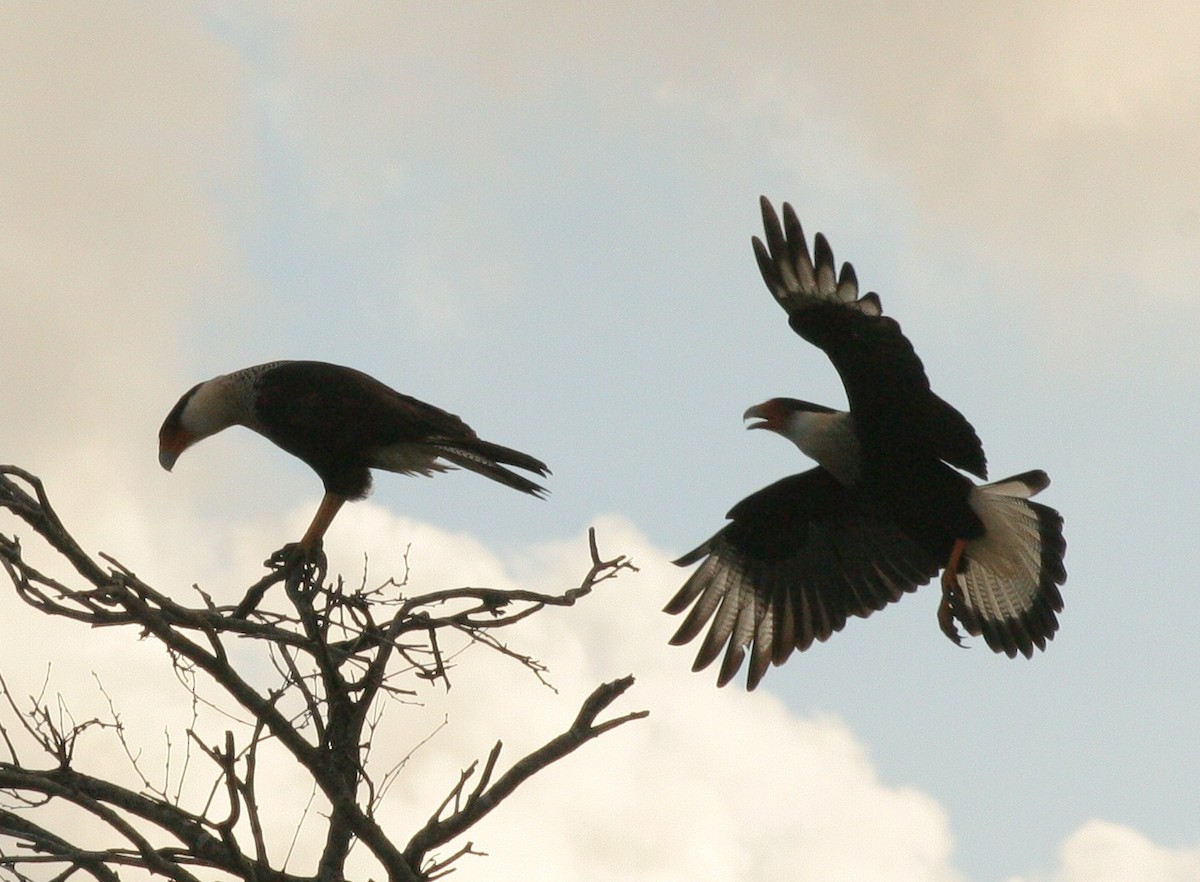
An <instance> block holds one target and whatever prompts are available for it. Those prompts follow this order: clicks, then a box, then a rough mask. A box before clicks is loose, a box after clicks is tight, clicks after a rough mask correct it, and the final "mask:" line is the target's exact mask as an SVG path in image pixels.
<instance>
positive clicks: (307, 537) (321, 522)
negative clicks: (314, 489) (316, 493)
mask: <svg viewBox="0 0 1200 882" xmlns="http://www.w3.org/2000/svg"><path fill="white" fill-rule="evenodd" d="M345 501H346V498H345V497H344V496H338V495H337V494H336V493H326V494H325V497H324V498H323V499H322V500H321V504H320V506H318V507H317V513H316V514H315V515H313V519H312V523H311V524H309V525H308V530H307V531H306V532H305V534H304V536H303V538H301V540H300V547H301V548H303V549H304V550H305V551H312V550H313V549H315V548H318V547H320V545H321V539H322V538H323V537H324V536H325V531H326V530H328V529H329V525H330V524H332V523H333V518H334V516H335V515H336V514H337V513H338V509H340V508H341V507H342V504H343V503H344V502H345Z"/></svg>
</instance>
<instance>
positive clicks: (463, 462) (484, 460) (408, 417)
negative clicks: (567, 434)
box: [158, 361, 550, 553]
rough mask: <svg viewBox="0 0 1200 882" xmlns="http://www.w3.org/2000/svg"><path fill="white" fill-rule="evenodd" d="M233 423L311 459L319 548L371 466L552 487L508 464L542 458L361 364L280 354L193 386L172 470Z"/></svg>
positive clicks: (175, 438)
mask: <svg viewBox="0 0 1200 882" xmlns="http://www.w3.org/2000/svg"><path fill="white" fill-rule="evenodd" d="M230 426H245V427H246V428H248V429H253V430H254V431H255V432H258V433H259V434H260V435H263V436H264V437H266V438H267V439H269V440H270V441H273V442H274V443H275V444H276V445H278V446H279V447H282V448H283V449H284V450H286V451H287V452H288V453H290V454H292V455H293V456H297V457H299V458H300V459H302V460H304V462H306V463H308V464H309V465H310V466H311V467H312V469H313V471H315V472H316V473H317V475H319V476H320V478H321V480H322V481H323V482H324V484H325V497H324V498H323V499H322V500H321V504H320V506H319V507H318V508H317V514H316V516H315V517H314V518H313V521H312V525H311V526H309V528H308V530H307V532H305V534H304V537H303V538H302V539H301V540H300V542H299V543H298V544H299V546H300V549H301V550H302V551H304V552H306V553H307V552H311V551H313V550H314V549H315V548H318V547H319V545H320V542H321V538H322V537H323V536H324V535H325V531H326V530H327V529H328V528H329V525H330V523H332V521H333V518H334V516H335V515H336V514H337V512H338V509H340V508H341V507H342V504H343V503H345V502H347V501H349V500H353V499H361V498H363V497H364V496H366V495H367V492H368V491H369V490H370V489H371V471H370V470H371V469H383V470H385V471H389V472H399V473H401V474H406V475H432V474H433V473H434V472H444V471H447V470H448V469H449V468H452V467H453V466H455V465H457V466H461V467H462V468H465V469H470V470H471V471H473V472H478V473H479V474H481V475H484V476H486V477H488V478H491V479H492V480H493V481H499V482H500V483H501V484H506V485H507V486H509V487H513V488H515V489H517V490H520V491H521V492H523V493H531V494H534V495H535V496H541V495H543V494H544V493H545V492H546V491H545V489H544V488H543V487H541V486H539V485H538V484H535V483H534V482H533V481H531V480H529V479H528V478H526V477H524V476H522V475H519V474H517V473H516V472H513V471H510V470H509V469H507V468H505V466H516V467H517V468H520V469H524V470H526V471H529V472H533V473H534V474H537V475H548V474H549V473H550V472H549V469H547V468H546V465H545V463H543V462H542V461H541V460H538V459H534V458H533V457H532V456H529V455H528V454H525V453H521V452H520V451H517V450H512V449H510V448H508V447H501V446H500V445H499V444H493V443H491V442H490V441H484V440H482V439H481V438H479V436H478V435H476V434H475V432H474V430H472V429H471V427H470V426H468V425H467V424H466V423H464V422H463V421H462V420H461V419H459V418H458V417H456V416H455V415H454V414H452V413H447V412H446V411H444V410H442V409H440V408H437V407H434V406H433V405H431V404H425V403H424V402H422V401H418V400H417V399H415V398H411V397H409V396H407V395H401V394H400V393H399V392H396V391H395V390H394V389H391V388H389V387H388V386H385V385H384V384H383V383H381V382H379V381H378V380H376V379H375V378H374V377H371V376H368V375H367V374H364V373H363V372H362V371H356V370H354V369H353V368H348V367H340V366H339V365H334V364H325V363H324V362H319V361H273V362H271V363H269V364H260V365H257V366H256V367H249V368H245V369H243V370H240V371H234V372H233V373H231V374H222V375H221V376H219V377H214V378H213V379H211V380H208V381H207V382H204V383H200V384H198V385H196V386H193V387H192V388H191V389H189V390H188V391H187V392H185V393H184V395H183V397H182V398H180V399H179V402H178V403H177V404H176V405H175V406H174V407H173V408H172V409H171V412H170V413H169V414H167V419H166V421H165V422H164V423H163V425H162V429H160V430H159V433H158V461H159V463H161V464H162V467H163V468H164V469H166V470H167V471H170V470H171V467H172V466H174V465H175V460H176V459H178V458H179V455H180V454H181V453H183V451H185V450H186V449H187V448H188V447H190V446H191V445H193V444H195V443H196V442H197V441H200V440H201V439H203V438H207V437H208V436H209V435H214V434H216V433H217V432H220V431H221V430H222V429H227V428H229V427H230Z"/></svg>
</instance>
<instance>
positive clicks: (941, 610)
mask: <svg viewBox="0 0 1200 882" xmlns="http://www.w3.org/2000/svg"><path fill="white" fill-rule="evenodd" d="M962 604H964V598H962V589H961V588H960V587H959V580H958V575H956V572H954V571H952V570H949V569H947V570H946V571H944V572H942V602H941V604H938V605H937V624H938V626H941V629H942V634H944V635H946V636H947V637H949V638H950V640H953V641H954V643H955V646H960V647H962V648H966V643H964V642H962V635H961V634H959V629H958V625H955V624H954V611H955V610H961V608H962Z"/></svg>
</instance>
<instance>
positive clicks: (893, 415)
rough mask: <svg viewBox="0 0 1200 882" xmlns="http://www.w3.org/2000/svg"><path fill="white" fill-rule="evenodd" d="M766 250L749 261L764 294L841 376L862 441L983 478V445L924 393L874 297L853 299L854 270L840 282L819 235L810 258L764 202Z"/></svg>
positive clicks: (797, 235) (791, 217) (912, 361)
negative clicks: (931, 455) (925, 452)
mask: <svg viewBox="0 0 1200 882" xmlns="http://www.w3.org/2000/svg"><path fill="white" fill-rule="evenodd" d="M761 206H762V216H763V230H764V234H765V236H766V243H765V244H764V243H763V241H762V240H760V239H759V238H758V237H757V236H756V237H754V240H753V242H754V254H755V257H756V258H757V259H758V266H759V270H760V271H761V272H762V277H763V281H765V282H766V284H767V288H768V289H769V290H770V291H771V294H772V295H773V296H774V297H775V299H776V301H778V302H779V304H780V306H782V307H783V308H784V310H785V311H786V312H787V314H788V324H790V325H791V327H792V329H793V330H794V331H795V332H796V333H797V334H799V335H800V336H801V337H803V338H804V339H805V340H808V341H809V342H810V343H812V344H813V345H814V346H817V347H819V348H821V349H822V350H824V352H825V354H826V355H828V356H829V360H830V361H831V362H833V366H834V367H835V368H836V369H837V372H838V373H839V374H840V375H841V378H842V384H843V385H844V386H845V388H846V398H847V400H848V401H849V403H850V411H851V412H852V413H853V414H854V419H855V421H856V423H857V424H858V426H859V427H860V429H861V430H862V435H863V437H864V439H865V440H867V441H869V440H870V439H872V438H880V439H883V438H886V439H888V442H889V443H890V444H901V445H902V444H906V443H912V444H917V445H922V446H925V445H928V446H930V447H932V449H933V450H934V451H935V453H936V454H937V455H938V457H939V458H941V459H943V460H945V461H946V462H948V463H950V464H951V465H954V466H958V467H959V468H961V469H965V470H966V471H968V472H970V473H972V474H974V475H977V476H979V477H980V478H985V477H987V460H986V458H985V457H984V454H983V445H982V444H981V443H980V441H979V436H978V435H976V434H975V430H974V429H973V428H972V427H971V424H970V423H968V422H967V420H966V418H965V417H963V415H962V414H961V413H959V412H958V411H957V410H955V409H954V408H953V407H951V406H950V405H949V404H947V403H946V402H945V401H943V400H942V399H941V398H939V397H938V396H937V395H935V394H934V393H933V391H932V390H931V389H930V388H929V378H928V377H926V375H925V368H924V366H923V365H922V364H921V359H920V358H918V357H917V354H916V352H915V351H913V347H912V344H911V343H910V342H909V341H908V338H906V337H905V336H904V334H903V332H902V331H901V330H900V325H899V323H898V322H896V321H895V320H894V319H892V318H890V317H888V316H885V315H883V307H882V304H881V303H880V300H879V295H877V294H875V293H874V292H871V293H868V294H865V295H863V296H862V297H859V296H858V279H857V277H856V276H855V273H854V267H852V266H851V265H850V264H849V263H845V264H843V265H842V271H841V274H840V275H839V274H838V273H837V271H836V264H835V263H834V259H833V250H832V249H831V248H830V247H829V242H828V241H826V239H825V237H824V236H823V235H822V234H820V233H817V235H816V237H815V239H814V240H813V254H814V255H815V260H814V257H813V256H810V255H809V251H808V245H807V244H806V243H805V240H804V230H803V228H801V226H800V221H799V220H798V219H797V218H796V212H795V211H794V210H793V209H792V206H791V205H789V204H788V203H786V202H785V203H784V204H783V224H782V226H781V225H780V222H779V217H778V216H777V215H776V214H775V209H774V208H773V207H772V206H771V203H770V202H769V201H768V200H767V199H766V197H763V198H762V199H761Z"/></svg>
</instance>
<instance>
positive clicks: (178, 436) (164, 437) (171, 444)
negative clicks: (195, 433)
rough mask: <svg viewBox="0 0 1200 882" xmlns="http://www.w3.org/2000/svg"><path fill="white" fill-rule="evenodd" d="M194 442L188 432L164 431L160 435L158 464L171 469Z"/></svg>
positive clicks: (168, 469)
mask: <svg viewBox="0 0 1200 882" xmlns="http://www.w3.org/2000/svg"><path fill="white" fill-rule="evenodd" d="M191 444H192V439H191V437H190V436H189V435H188V434H187V433H186V432H181V431H180V432H162V433H160V434H159V436H158V464H159V465H160V466H162V467H163V468H164V469H166V470H167V471H168V472H169V471H171V467H172V466H174V465H175V460H177V459H179V454H181V453H183V451H185V450H187V449H188V447H190V446H191Z"/></svg>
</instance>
